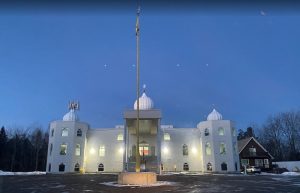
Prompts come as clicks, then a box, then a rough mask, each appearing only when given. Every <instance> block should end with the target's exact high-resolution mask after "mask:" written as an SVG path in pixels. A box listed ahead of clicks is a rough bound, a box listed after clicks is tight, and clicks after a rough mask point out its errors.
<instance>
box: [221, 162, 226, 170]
mask: <svg viewBox="0 0 300 193" xmlns="http://www.w3.org/2000/svg"><path fill="white" fill-rule="evenodd" d="M221 170H222V171H227V164H226V163H225V162H223V163H222V164H221Z"/></svg>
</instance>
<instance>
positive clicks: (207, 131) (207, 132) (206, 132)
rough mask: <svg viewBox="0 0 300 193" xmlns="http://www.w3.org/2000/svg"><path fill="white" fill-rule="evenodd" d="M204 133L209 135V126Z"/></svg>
mask: <svg viewBox="0 0 300 193" xmlns="http://www.w3.org/2000/svg"><path fill="white" fill-rule="evenodd" d="M204 135H205V136H209V130H208V128H206V129H204Z"/></svg>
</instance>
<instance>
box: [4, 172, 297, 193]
mask: <svg viewBox="0 0 300 193" xmlns="http://www.w3.org/2000/svg"><path fill="white" fill-rule="evenodd" d="M116 180H117V175H114V174H86V175H79V174H64V175H36V176H1V177H0V193H19V192H20V193H21V192H22V193H23V192H24V193H40V192H41V193H46V192H47V193H79V192H80V193H82V192H103V193H104V192H120V193H121V192H122V193H126V192H136V193H137V192H139V193H140V192H141V193H150V192H151V193H160V192H191V193H196V192H203V193H204V192H205V193H209V192H243V193H245V192H246V193H247V192H249V193H250V192H251V193H254V192H268V193H269V192H272V193H273V192H282V193H288V192H295V193H296V192H297V193H299V192H300V176H283V175H248V176H244V175H183V174H176V175H162V176H158V180H159V181H165V182H168V183H167V184H169V185H164V186H153V187H115V186H109V185H105V184H112V183H107V182H115V181H116ZM169 182H172V183H169ZM103 183H104V184H103Z"/></svg>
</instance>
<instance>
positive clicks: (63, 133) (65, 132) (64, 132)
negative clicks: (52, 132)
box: [61, 128, 69, 137]
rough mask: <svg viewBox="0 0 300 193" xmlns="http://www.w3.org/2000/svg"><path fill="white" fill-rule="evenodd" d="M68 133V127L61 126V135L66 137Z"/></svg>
mask: <svg viewBox="0 0 300 193" xmlns="http://www.w3.org/2000/svg"><path fill="white" fill-rule="evenodd" d="M68 135H69V131H68V128H63V129H62V130H61V136H63V137H67V136H68Z"/></svg>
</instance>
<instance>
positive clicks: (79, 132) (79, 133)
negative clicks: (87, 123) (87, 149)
mask: <svg viewBox="0 0 300 193" xmlns="http://www.w3.org/2000/svg"><path fill="white" fill-rule="evenodd" d="M81 136H82V131H81V129H77V137H81Z"/></svg>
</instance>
